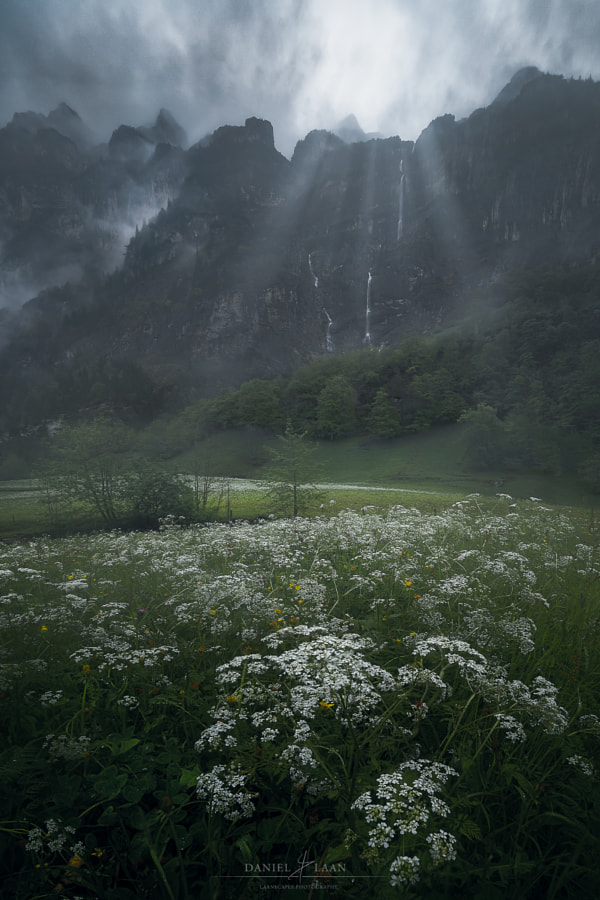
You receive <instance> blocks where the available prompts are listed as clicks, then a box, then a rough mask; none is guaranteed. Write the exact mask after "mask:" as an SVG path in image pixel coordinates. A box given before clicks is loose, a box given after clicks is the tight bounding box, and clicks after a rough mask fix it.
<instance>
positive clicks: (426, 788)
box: [352, 759, 458, 887]
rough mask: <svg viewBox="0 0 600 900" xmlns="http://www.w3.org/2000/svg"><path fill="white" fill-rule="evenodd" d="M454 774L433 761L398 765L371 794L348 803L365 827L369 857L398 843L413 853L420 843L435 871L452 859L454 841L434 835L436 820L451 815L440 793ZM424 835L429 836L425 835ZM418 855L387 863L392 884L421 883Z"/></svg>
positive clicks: (446, 835)
mask: <svg viewBox="0 0 600 900" xmlns="http://www.w3.org/2000/svg"><path fill="white" fill-rule="evenodd" d="M456 775H458V772H457V771H456V770H455V769H453V768H451V767H450V766H447V765H444V764H443V763H438V762H433V761H431V760H426V759H423V760H411V761H409V762H405V763H402V764H401V765H400V766H398V768H397V769H396V770H395V771H394V772H391V773H390V774H384V775H380V776H379V778H378V779H377V788H376V790H375V796H376V801H375V800H373V797H372V793H371V791H366V792H365V793H364V794H361V795H360V797H357V799H356V800H355V801H354V803H353V804H352V809H354V810H356V811H358V812H360V813H361V814H362V816H363V817H364V819H365V821H366V822H367V824H368V825H371V826H372V827H371V828H370V829H369V832H368V847H369V851H367V857H369V858H378V857H380V855H381V851H382V850H388V848H390V845H392V847H393V846H394V845H395V844H396V843H397V842H398V841H402V842H403V846H404V845H406V843H407V838H408V839H412V840H409V845H410V846H414V848H415V849H417V848H419V846H420V845H421V844H422V843H423V839H424V840H425V842H426V844H427V845H428V848H429V857H430V862H431V864H432V865H433V866H438V865H441V864H442V863H443V862H446V861H448V860H452V859H455V857H456V850H455V845H456V838H455V837H454V836H453V835H452V834H450V833H449V832H447V831H432V830H431V825H432V824H433V823H435V822H436V820H437V819H439V818H440V817H441V818H445V817H447V816H448V815H449V813H450V808H449V806H448V805H447V803H446V802H445V801H444V800H443V799H442V798H441V796H440V794H441V792H442V790H443V788H444V785H445V784H446V782H447V781H448V779H449V778H451V777H452V776H456ZM425 832H427V833H425ZM419 867H420V858H419V856H411V857H408V856H397V857H395V858H394V859H393V860H392V862H391V863H390V874H391V884H392V886H394V887H396V886H399V885H402V884H415V883H416V882H417V881H418V880H419Z"/></svg>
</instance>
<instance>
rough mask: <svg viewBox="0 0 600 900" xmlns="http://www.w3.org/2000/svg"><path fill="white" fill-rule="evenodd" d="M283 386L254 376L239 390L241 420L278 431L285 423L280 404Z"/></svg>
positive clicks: (246, 423)
mask: <svg viewBox="0 0 600 900" xmlns="http://www.w3.org/2000/svg"><path fill="white" fill-rule="evenodd" d="M280 396H281V387H280V385H279V384H278V383H277V382H276V381H266V380H264V379H260V378H253V379H251V380H250V381H246V382H245V383H244V384H242V385H241V386H240V388H239V390H238V392H237V408H238V417H239V420H240V422H242V423H243V424H244V425H256V426H257V427H258V428H268V429H270V430H271V431H277V430H279V429H280V428H281V426H282V424H283V416H282V414H281V406H280Z"/></svg>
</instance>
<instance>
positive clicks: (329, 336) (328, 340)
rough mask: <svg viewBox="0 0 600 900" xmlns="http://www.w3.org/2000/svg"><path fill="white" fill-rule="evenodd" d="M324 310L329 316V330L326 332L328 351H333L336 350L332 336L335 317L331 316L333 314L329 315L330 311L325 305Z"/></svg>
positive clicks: (327, 316)
mask: <svg viewBox="0 0 600 900" xmlns="http://www.w3.org/2000/svg"><path fill="white" fill-rule="evenodd" d="M323 312H324V313H325V316H326V318H327V331H326V332H325V348H326V350H327V352H328V353H333V350H334V347H333V338H332V337H331V326H332V325H333V319H332V318H331V316H330V315H329V313H328V312H327V310H326V309H325V307H323Z"/></svg>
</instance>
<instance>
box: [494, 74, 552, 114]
mask: <svg viewBox="0 0 600 900" xmlns="http://www.w3.org/2000/svg"><path fill="white" fill-rule="evenodd" d="M542 76H543V72H540V70H539V69H538V68H537V66H524V67H523V68H522V69H519V71H518V72H515V74H514V75H513V77H512V78H511V79H510V81H509V82H508V84H506V85H505V86H504V87H503V88H502V90H501V91H500V93H499V94H498V95H497V97H496V98H495V99H494V100H493V101H492V103H493V104H498V105H504V104H505V103H510V101H511V100H514V99H515V98H516V97H518V96H519V94H520V93H521V91H522V90H523V88H524V87H525V85H526V84H529V83H530V82H532V81H535V80H536V79H537V78H541V77H542Z"/></svg>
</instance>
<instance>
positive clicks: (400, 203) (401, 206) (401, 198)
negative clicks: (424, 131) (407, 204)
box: [396, 160, 404, 241]
mask: <svg viewBox="0 0 600 900" xmlns="http://www.w3.org/2000/svg"><path fill="white" fill-rule="evenodd" d="M403 231H404V161H403V160H400V196H399V199H398V233H397V235H396V240H398V241H399V240H400V239H401V237H402V232H403Z"/></svg>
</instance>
